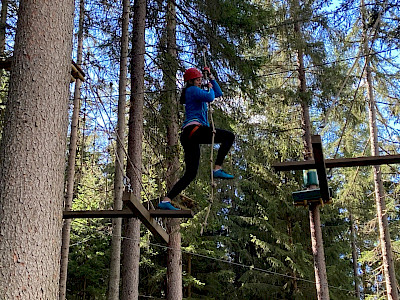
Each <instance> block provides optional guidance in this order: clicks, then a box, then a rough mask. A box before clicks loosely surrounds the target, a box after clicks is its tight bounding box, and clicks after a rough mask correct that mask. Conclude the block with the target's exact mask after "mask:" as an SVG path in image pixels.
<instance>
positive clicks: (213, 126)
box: [200, 46, 216, 236]
mask: <svg viewBox="0 0 400 300" xmlns="http://www.w3.org/2000/svg"><path fill="white" fill-rule="evenodd" d="M202 52H203V60H204V67H205V68H206V67H207V59H206V52H207V47H206V46H204V47H203V49H202ZM204 79H205V80H206V81H208V74H207V72H204ZM208 118H209V120H210V123H211V129H212V136H211V154H210V176H211V192H210V200H209V202H210V204H209V205H208V207H207V211H206V216H205V218H204V222H203V224H201V229H200V235H201V236H202V235H203V232H204V229H205V228H206V227H207V221H208V217H209V215H210V211H211V206H212V204H213V202H214V189H215V187H216V184H215V182H214V141H215V133H216V131H215V125H214V118H213V110H212V106H211V102H209V103H208Z"/></svg>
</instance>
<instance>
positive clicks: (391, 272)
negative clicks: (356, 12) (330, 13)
mask: <svg viewBox="0 0 400 300" xmlns="http://www.w3.org/2000/svg"><path fill="white" fill-rule="evenodd" d="M361 8H362V20H363V35H364V54H365V75H366V81H367V97H368V113H369V118H368V119H369V132H370V140H371V154H372V155H373V156H379V146H378V128H377V125H376V108H375V99H374V92H373V78H372V71H371V65H370V56H369V53H370V51H369V39H368V32H367V25H366V23H367V21H366V18H367V15H366V12H365V5H364V1H363V0H362V1H361ZM376 22H379V20H377V21H376ZM376 26H377V24H374V27H376ZM371 43H373V41H372V42H371ZM373 172H374V185H375V202H376V211H377V217H378V224H379V243H380V245H381V252H382V262H383V269H384V275H385V282H386V292H387V298H388V299H390V300H391V299H395V300H397V299H398V292H397V280H396V274H395V268H394V262H393V257H392V245H391V241H390V233H389V227H388V219H387V214H386V203H385V194H384V188H383V182H382V173H381V168H380V166H373Z"/></svg>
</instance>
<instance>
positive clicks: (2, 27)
mask: <svg viewBox="0 0 400 300" xmlns="http://www.w3.org/2000/svg"><path fill="white" fill-rule="evenodd" d="M7 11H8V0H1V14H0V55H4V50H5V49H6V28H7Z"/></svg>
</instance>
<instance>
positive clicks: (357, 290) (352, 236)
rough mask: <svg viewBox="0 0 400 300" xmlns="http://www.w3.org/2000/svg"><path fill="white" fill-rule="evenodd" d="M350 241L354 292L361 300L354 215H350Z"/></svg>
mask: <svg viewBox="0 0 400 300" xmlns="http://www.w3.org/2000/svg"><path fill="white" fill-rule="evenodd" d="M349 218H350V239H351V249H352V251H351V256H352V259H353V274H354V291H355V293H356V297H357V299H360V297H361V295H360V283H359V276H358V254H357V253H358V252H357V245H356V231H355V226H354V220H353V215H352V214H351V213H350V217H349Z"/></svg>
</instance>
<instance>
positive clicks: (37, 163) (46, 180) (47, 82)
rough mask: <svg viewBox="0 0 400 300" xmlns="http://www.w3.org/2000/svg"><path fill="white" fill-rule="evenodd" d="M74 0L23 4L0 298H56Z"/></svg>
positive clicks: (7, 140)
mask: <svg viewBox="0 0 400 300" xmlns="http://www.w3.org/2000/svg"><path fill="white" fill-rule="evenodd" d="M73 13H74V2H73V1H72V0H60V1H54V2H52V3H51V5H43V3H39V2H38V1H32V0H26V1H21V2H20V7H19V14H18V24H17V33H16V37H15V50H14V56H13V61H12V71H11V78H10V89H9V99H8V105H7V107H6V110H7V113H6V122H5V128H4V131H3V139H2V143H1V147H0V149H1V150H0V153H1V154H0V157H1V159H0V161H1V167H0V170H1V171H0V236H1V237H2V238H1V239H0V299H57V298H58V292H59V274H60V252H61V228H62V206H63V186H64V167H65V165H64V164H65V160H64V157H65V149H66V137H67V127H68V99H69V80H70V69H71V49H72V27H73V22H72V21H73Z"/></svg>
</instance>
